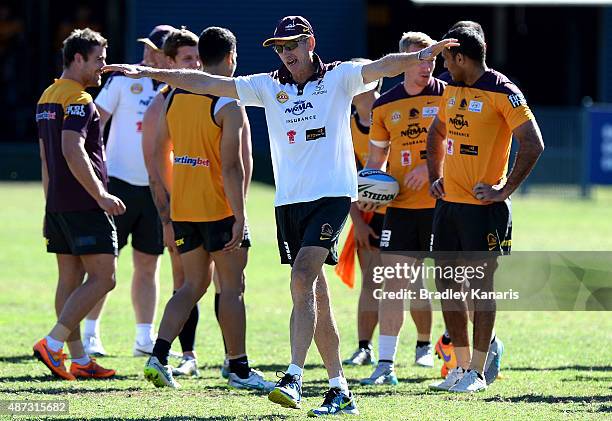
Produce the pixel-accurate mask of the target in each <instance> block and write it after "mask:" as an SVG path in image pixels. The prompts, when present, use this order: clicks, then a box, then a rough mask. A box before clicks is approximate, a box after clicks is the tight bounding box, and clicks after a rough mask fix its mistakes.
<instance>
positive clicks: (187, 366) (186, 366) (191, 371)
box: [172, 357, 200, 377]
mask: <svg viewBox="0 0 612 421" xmlns="http://www.w3.org/2000/svg"><path fill="white" fill-rule="evenodd" d="M172 374H173V375H175V376H191V377H200V370H198V360H196V359H195V358H185V357H183V359H182V360H181V363H180V364H179V366H178V367H176V368H173V369H172Z"/></svg>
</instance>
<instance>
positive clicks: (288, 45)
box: [272, 38, 305, 54]
mask: <svg viewBox="0 0 612 421" xmlns="http://www.w3.org/2000/svg"><path fill="white" fill-rule="evenodd" d="M304 39H305V38H302V39H298V40H291V41H287V42H285V43H284V44H283V45H273V46H272V49H273V50H274V51H275V52H276V53H277V54H281V53H282V52H283V50H287V51H291V50H295V49H296V48H297V46H298V45H299V43H300V42H302V41H304Z"/></svg>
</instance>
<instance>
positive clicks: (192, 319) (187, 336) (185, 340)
mask: <svg viewBox="0 0 612 421" xmlns="http://www.w3.org/2000/svg"><path fill="white" fill-rule="evenodd" d="M199 318H200V311H199V309H198V305H197V304H196V305H195V306H193V308H192V309H191V313H189V318H188V319H187V321H186V322H185V324H184V325H183V329H181V332H180V333H179V341H180V342H181V349H182V350H183V352H189V351H193V347H194V345H195V337H196V328H197V327H198V320H199Z"/></svg>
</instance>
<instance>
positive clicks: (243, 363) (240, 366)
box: [229, 355, 251, 379]
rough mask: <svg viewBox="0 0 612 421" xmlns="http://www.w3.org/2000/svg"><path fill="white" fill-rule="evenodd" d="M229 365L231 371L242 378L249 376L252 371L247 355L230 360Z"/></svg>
mask: <svg viewBox="0 0 612 421" xmlns="http://www.w3.org/2000/svg"><path fill="white" fill-rule="evenodd" d="M229 367H230V372H232V373H234V374H235V375H237V376H238V377H240V378H241V379H246V378H248V377H249V374H250V373H251V368H250V367H249V359H248V358H247V356H246V355H243V356H242V357H238V358H234V359H231V360H229Z"/></svg>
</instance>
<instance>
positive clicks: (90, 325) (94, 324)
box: [83, 319, 100, 338]
mask: <svg viewBox="0 0 612 421" xmlns="http://www.w3.org/2000/svg"><path fill="white" fill-rule="evenodd" d="M83 336H84V337H86V338H87V337H92V336H93V337H95V338H99V337H100V319H95V320H92V319H85V321H84V322H83Z"/></svg>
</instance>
